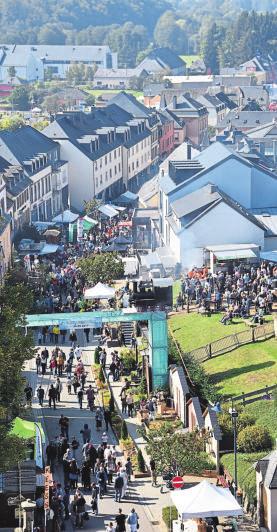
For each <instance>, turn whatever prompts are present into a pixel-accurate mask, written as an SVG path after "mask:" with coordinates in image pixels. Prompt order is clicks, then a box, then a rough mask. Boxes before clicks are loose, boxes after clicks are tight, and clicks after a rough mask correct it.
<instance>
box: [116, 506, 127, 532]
mask: <svg viewBox="0 0 277 532" xmlns="http://www.w3.org/2000/svg"><path fill="white" fill-rule="evenodd" d="M125 521H126V515H125V514H123V513H122V508H118V514H117V515H116V516H115V522H116V532H126V526H125Z"/></svg>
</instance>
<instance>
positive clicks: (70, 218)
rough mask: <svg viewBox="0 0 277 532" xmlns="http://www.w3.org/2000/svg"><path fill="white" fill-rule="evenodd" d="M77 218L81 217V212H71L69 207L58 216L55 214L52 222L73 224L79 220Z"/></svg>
mask: <svg viewBox="0 0 277 532" xmlns="http://www.w3.org/2000/svg"><path fill="white" fill-rule="evenodd" d="M77 218H79V214H75V213H74V212H71V211H70V210H69V209H67V210H66V211H63V212H62V213H61V214H58V216H55V218H53V220H52V222H57V223H61V224H72V223H73V222H75V221H76V220H77Z"/></svg>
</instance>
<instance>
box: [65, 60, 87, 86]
mask: <svg viewBox="0 0 277 532" xmlns="http://www.w3.org/2000/svg"><path fill="white" fill-rule="evenodd" d="M66 79H67V80H68V81H69V83H72V84H78V83H81V82H82V81H86V66H85V65H84V64H83V63H72V65H70V66H69V69H68V70H67V72H66Z"/></svg>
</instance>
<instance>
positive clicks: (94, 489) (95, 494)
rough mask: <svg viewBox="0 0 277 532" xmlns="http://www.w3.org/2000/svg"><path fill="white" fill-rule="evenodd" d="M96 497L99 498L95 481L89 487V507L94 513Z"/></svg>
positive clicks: (95, 513)
mask: <svg viewBox="0 0 277 532" xmlns="http://www.w3.org/2000/svg"><path fill="white" fill-rule="evenodd" d="M98 499H99V487H98V486H97V485H96V483H95V482H93V484H92V488H91V509H92V512H93V514H94V515H97V514H98Z"/></svg>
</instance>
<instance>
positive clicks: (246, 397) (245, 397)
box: [224, 384, 277, 405]
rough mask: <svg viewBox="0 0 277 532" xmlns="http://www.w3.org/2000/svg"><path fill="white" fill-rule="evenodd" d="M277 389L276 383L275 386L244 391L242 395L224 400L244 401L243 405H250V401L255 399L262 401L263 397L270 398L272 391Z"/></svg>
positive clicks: (252, 401)
mask: <svg viewBox="0 0 277 532" xmlns="http://www.w3.org/2000/svg"><path fill="white" fill-rule="evenodd" d="M275 390H277V384H274V385H273V386H266V387H265V388H260V389H259V390H254V391H253V392H248V393H244V392H243V393H242V394H241V395H236V397H231V398H230V399H228V400H226V401H224V402H229V401H231V402H232V403H242V404H243V405H248V404H250V403H255V401H260V400H261V399H269V398H270V395H271V393H272V392H274V391H275Z"/></svg>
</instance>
